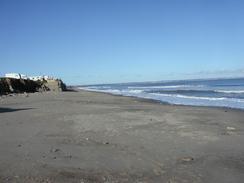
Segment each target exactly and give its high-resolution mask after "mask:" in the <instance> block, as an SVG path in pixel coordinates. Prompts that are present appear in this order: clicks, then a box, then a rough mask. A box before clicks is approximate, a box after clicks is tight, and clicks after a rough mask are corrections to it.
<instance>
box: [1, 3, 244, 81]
mask: <svg viewBox="0 0 244 183" xmlns="http://www.w3.org/2000/svg"><path fill="white" fill-rule="evenodd" d="M6 72H20V73H24V74H27V75H39V74H47V75H54V76H57V77H61V78H62V79H63V80H64V81H65V82H66V83H68V84H94V83H115V82H130V81H150V80H152V81H153V80H169V79H186V78H206V77H235V76H238V77H239V76H244V1H242V0H239V1H237V0H29V1H27V0H0V74H1V75H3V74H4V73H6Z"/></svg>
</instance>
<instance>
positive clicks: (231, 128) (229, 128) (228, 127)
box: [226, 126, 236, 131]
mask: <svg viewBox="0 0 244 183" xmlns="http://www.w3.org/2000/svg"><path fill="white" fill-rule="evenodd" d="M226 130H230V131H234V130H236V128H234V127H231V126H227V127H226Z"/></svg>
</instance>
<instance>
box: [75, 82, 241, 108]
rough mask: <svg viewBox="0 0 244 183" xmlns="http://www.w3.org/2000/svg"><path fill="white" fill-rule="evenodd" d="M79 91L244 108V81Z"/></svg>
mask: <svg viewBox="0 0 244 183" xmlns="http://www.w3.org/2000/svg"><path fill="white" fill-rule="evenodd" d="M80 89H85V90H89V91H96V92H105V93H111V94H115V95H123V96H134V97H139V98H146V99H153V100H157V101H160V102H162V103H169V104H180V105H190V106H215V107H228V108H235V109H244V78H231V79H198V80H178V81H159V82H140V83H119V84H100V85H86V86H80Z"/></svg>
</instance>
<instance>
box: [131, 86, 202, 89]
mask: <svg viewBox="0 0 244 183" xmlns="http://www.w3.org/2000/svg"><path fill="white" fill-rule="evenodd" d="M203 86H204V85H169V86H129V87H128V88H129V89H137V88H139V89H140V88H141V89H147V88H148V89H160V88H191V87H203Z"/></svg>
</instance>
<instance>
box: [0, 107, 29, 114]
mask: <svg viewBox="0 0 244 183" xmlns="http://www.w3.org/2000/svg"><path fill="white" fill-rule="evenodd" d="M30 109H33V108H19V109H12V108H6V107H0V113H5V112H15V111H24V110H30Z"/></svg>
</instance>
